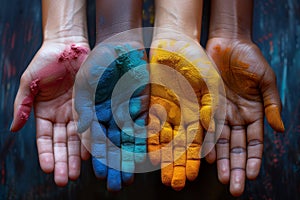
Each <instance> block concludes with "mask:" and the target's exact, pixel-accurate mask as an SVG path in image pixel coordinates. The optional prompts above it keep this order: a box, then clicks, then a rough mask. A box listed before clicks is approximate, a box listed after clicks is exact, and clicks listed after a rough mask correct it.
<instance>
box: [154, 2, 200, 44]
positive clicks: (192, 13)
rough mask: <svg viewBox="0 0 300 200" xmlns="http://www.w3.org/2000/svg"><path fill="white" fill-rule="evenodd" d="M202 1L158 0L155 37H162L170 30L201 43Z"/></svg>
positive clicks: (156, 4)
mask: <svg viewBox="0 0 300 200" xmlns="http://www.w3.org/2000/svg"><path fill="white" fill-rule="evenodd" d="M202 4H203V1H202V0H185V1H176V2H174V0H156V2H155V12H156V14H155V23H154V24H155V27H157V28H158V29H156V30H154V36H155V35H162V34H164V33H163V32H165V31H164V30H167V29H169V30H170V31H171V32H172V31H175V32H178V33H181V34H184V35H187V36H189V37H190V38H192V39H193V40H196V41H198V42H199V41H200V34H201V20H202Z"/></svg>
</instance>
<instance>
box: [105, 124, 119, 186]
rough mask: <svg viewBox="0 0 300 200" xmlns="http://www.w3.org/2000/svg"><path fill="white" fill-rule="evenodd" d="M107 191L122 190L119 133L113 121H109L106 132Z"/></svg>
mask: <svg viewBox="0 0 300 200" xmlns="http://www.w3.org/2000/svg"><path fill="white" fill-rule="evenodd" d="M107 136H108V141H107V147H108V148H107V151H108V152H107V162H108V175H107V189H108V190H109V191H120V190H121V188H122V181H121V171H120V170H121V150H120V147H121V131H120V130H119V128H118V126H117V125H116V123H115V121H114V120H111V121H110V124H109V127H108V130H107Z"/></svg>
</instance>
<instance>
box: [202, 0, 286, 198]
mask: <svg viewBox="0 0 300 200" xmlns="http://www.w3.org/2000/svg"><path fill="white" fill-rule="evenodd" d="M252 7H253V2H252V1H250V0H248V1H243V2H240V1H234V0H225V1H221V0H214V1H212V13H211V15H212V18H211V26H210V33H209V40H208V43H207V53H208V54H209V55H210V56H211V57H212V59H213V60H214V61H215V63H216V65H217V67H218V68H219V70H220V73H221V76H222V79H223V81H224V84H225V90H226V96H224V98H226V99H227V108H226V109H227V110H226V113H227V115H226V116H227V117H226V124H225V126H224V128H223V130H222V134H221V137H220V138H219V139H218V141H217V145H216V151H212V152H211V154H210V155H209V156H208V157H207V160H208V161H209V162H213V161H214V160H215V159H217V166H218V176H219V180H220V181H221V182H222V183H228V182H230V192H231V194H232V195H234V196H239V195H241V194H242V193H243V191H244V185H245V177H246V176H247V178H249V179H255V178H256V177H257V176H258V174H259V169H260V166H261V160H262V153H263V125H264V123H263V120H264V115H266V118H267V121H268V123H269V124H270V125H271V127H272V128H273V129H274V130H275V131H279V132H283V131H284V125H283V122H282V120H281V117H280V112H281V102H280V98H279V94H278V91H277V86H276V78H275V74H274V72H273V70H272V69H271V67H270V66H269V64H268V63H267V61H266V60H265V58H264V57H263V55H262V53H261V51H260V50H259V48H258V47H257V46H256V45H255V44H254V43H253V42H252V41H251V23H252V20H251V18H252ZM237 19H239V20H237ZM217 128H218V127H217Z"/></svg>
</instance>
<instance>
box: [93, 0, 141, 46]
mask: <svg viewBox="0 0 300 200" xmlns="http://www.w3.org/2000/svg"><path fill="white" fill-rule="evenodd" d="M142 3H143V2H142V0H97V1H96V30H97V34H96V43H99V42H101V41H103V40H105V39H107V38H108V37H110V36H112V35H114V34H117V33H120V32H123V31H127V30H130V29H135V28H140V27H142ZM137 33H139V32H138V31H137ZM126 39H128V40H139V41H142V34H138V35H130V34H129V35H128V38H126Z"/></svg>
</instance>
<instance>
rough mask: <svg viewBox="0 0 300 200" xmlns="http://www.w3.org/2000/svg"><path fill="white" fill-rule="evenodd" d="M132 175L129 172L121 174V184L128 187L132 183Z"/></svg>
mask: <svg viewBox="0 0 300 200" xmlns="http://www.w3.org/2000/svg"><path fill="white" fill-rule="evenodd" d="M133 180H134V174H133V173H129V172H122V182H123V183H124V184H126V185H130V184H132V183H133Z"/></svg>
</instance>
